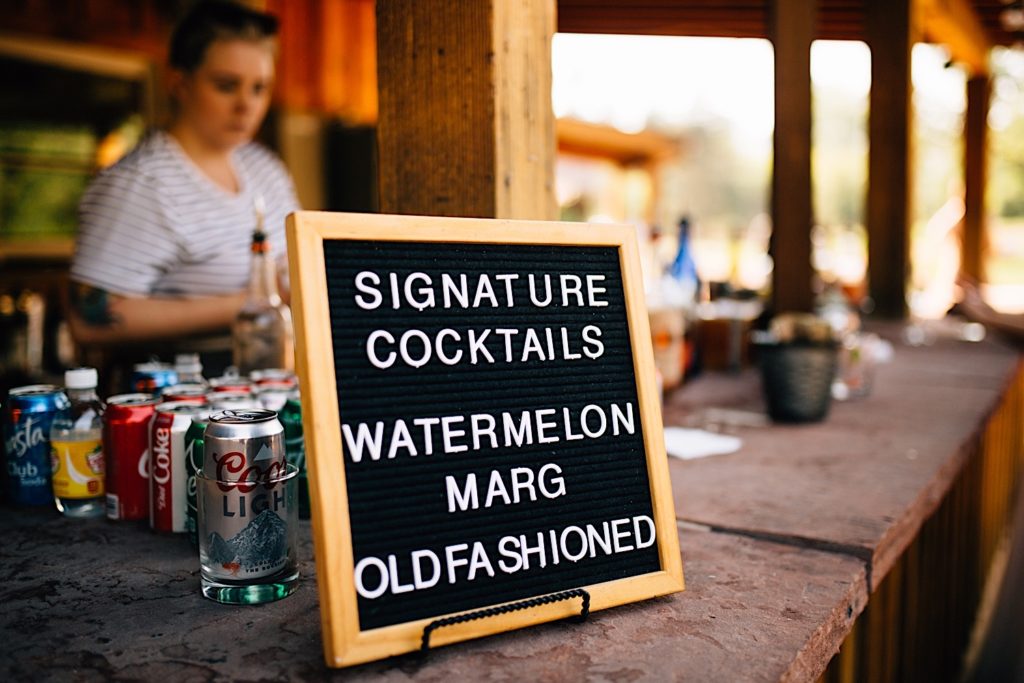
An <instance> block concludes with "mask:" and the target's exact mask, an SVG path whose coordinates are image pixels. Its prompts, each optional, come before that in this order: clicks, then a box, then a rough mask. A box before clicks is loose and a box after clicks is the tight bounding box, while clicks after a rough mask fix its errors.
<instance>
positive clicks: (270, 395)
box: [253, 380, 296, 417]
mask: <svg viewBox="0 0 1024 683" xmlns="http://www.w3.org/2000/svg"><path fill="white" fill-rule="evenodd" d="M295 386H296V385H295V383H294V382H279V381H276V380H274V381H270V380H267V381H265V382H263V383H262V384H257V385H256V386H255V387H253V390H254V393H255V394H256V398H257V399H259V402H260V405H262V406H263V407H264V408H266V409H267V410H276V411H278V412H280V410H281V409H282V408H284V404H285V402H286V401H287V400H288V397H289V396H291V395H292V393H294V392H295ZM279 417H280V416H279Z"/></svg>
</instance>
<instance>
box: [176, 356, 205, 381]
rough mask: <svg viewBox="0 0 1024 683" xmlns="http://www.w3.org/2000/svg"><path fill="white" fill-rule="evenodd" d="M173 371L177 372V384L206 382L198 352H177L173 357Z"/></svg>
mask: <svg viewBox="0 0 1024 683" xmlns="http://www.w3.org/2000/svg"><path fill="white" fill-rule="evenodd" d="M174 371H175V372H177V373H178V384H202V385H204V386H205V385H206V384H207V381H206V379H205V378H204V377H203V363H202V361H201V360H200V359H199V354H198V353H179V354H177V355H176V356H175V357H174Z"/></svg>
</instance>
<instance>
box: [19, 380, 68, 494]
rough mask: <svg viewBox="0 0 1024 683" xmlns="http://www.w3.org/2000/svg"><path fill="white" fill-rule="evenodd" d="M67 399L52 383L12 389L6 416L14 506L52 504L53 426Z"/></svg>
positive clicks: (64, 407) (66, 406)
mask: <svg viewBox="0 0 1024 683" xmlns="http://www.w3.org/2000/svg"><path fill="white" fill-rule="evenodd" d="M70 405H71V404H70V402H69V401H68V397H67V396H66V395H65V394H64V392H63V391H62V390H61V389H60V388H59V387H55V386H53V385H51V384H33V385H30V386H25V387H18V388H16V389H11V391H10V394H9V395H8V401H7V410H6V412H5V414H4V437H5V438H4V445H5V450H6V453H7V497H8V499H9V500H10V501H11V502H12V503H14V504H15V505H52V504H53V488H52V484H51V473H52V465H51V463H50V426H51V425H52V424H53V419H54V418H55V417H56V416H57V414H58V413H59V412H60V411H62V410H67V409H68V408H70Z"/></svg>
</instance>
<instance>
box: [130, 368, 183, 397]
mask: <svg viewBox="0 0 1024 683" xmlns="http://www.w3.org/2000/svg"><path fill="white" fill-rule="evenodd" d="M177 383H178V373H177V372H175V370H174V367H173V366H171V365H170V364H168V363H157V362H156V361H150V362H148V363H136V364H135V366H134V368H133V372H132V390H133V391H136V392H142V393H147V394H159V393H160V391H161V390H162V389H163V388H164V387H169V386H173V385H175V384H177Z"/></svg>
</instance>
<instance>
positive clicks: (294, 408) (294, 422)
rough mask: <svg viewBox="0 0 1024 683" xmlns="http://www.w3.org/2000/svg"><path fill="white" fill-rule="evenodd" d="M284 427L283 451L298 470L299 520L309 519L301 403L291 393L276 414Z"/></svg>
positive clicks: (294, 392)
mask: <svg viewBox="0 0 1024 683" xmlns="http://www.w3.org/2000/svg"><path fill="white" fill-rule="evenodd" d="M278 419H280V420H281V425H282V426H283V427H284V450H285V456H286V457H287V459H288V464H289V465H295V467H297V468H298V470H299V483H298V488H299V519H309V480H308V478H307V476H306V441H305V439H304V438H303V434H302V403H301V401H300V400H299V395H298V391H293V392H292V394H291V395H290V396H289V397H288V400H286V401H285V404H284V407H283V408H281V412H280V413H278Z"/></svg>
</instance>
